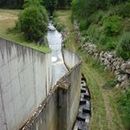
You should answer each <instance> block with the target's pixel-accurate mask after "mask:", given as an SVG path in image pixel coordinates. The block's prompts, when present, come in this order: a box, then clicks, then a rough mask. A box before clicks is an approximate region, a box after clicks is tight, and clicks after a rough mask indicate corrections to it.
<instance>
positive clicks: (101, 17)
mask: <svg viewBox="0 0 130 130" xmlns="http://www.w3.org/2000/svg"><path fill="white" fill-rule="evenodd" d="M72 10H73V14H72V16H73V19H77V21H78V22H79V27H80V30H81V32H82V35H83V36H84V37H85V38H86V40H85V41H90V42H92V43H94V44H97V45H98V47H99V49H105V50H116V52H117V54H118V56H121V57H122V58H124V59H129V58H130V55H129V53H130V50H129V46H130V43H129V39H128V36H125V35H126V34H127V35H128V34H129V36H130V0H73V1H72ZM126 46H128V48H127V49H126ZM122 47H123V48H122Z"/></svg>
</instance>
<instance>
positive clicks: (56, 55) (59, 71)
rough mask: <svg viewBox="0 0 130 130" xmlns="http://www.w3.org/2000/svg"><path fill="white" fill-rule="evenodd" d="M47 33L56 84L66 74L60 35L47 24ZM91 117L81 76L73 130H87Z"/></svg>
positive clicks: (86, 89)
mask: <svg viewBox="0 0 130 130" xmlns="http://www.w3.org/2000/svg"><path fill="white" fill-rule="evenodd" d="M48 28H49V31H48V34H47V38H48V44H49V47H50V48H51V50H52V66H53V69H52V70H53V79H52V84H53V85H55V84H56V82H57V81H58V80H59V79H60V78H61V77H62V76H63V75H65V73H67V72H68V70H67V68H66V66H65V64H64V61H63V57H62V51H61V49H62V35H61V33H59V32H58V31H57V30H56V29H55V27H54V26H53V25H52V24H51V23H49V27H48ZM90 116H91V104H90V92H89V89H88V87H87V82H86V79H85V78H84V76H83V75H82V79H81V98H80V103H79V112H78V115H77V119H76V122H75V125H74V129H73V130H88V125H89V121H90Z"/></svg>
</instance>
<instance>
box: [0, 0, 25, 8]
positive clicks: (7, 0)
mask: <svg viewBox="0 0 130 130" xmlns="http://www.w3.org/2000/svg"><path fill="white" fill-rule="evenodd" d="M23 4H24V0H0V7H1V8H17V9H18V8H22V6H23Z"/></svg>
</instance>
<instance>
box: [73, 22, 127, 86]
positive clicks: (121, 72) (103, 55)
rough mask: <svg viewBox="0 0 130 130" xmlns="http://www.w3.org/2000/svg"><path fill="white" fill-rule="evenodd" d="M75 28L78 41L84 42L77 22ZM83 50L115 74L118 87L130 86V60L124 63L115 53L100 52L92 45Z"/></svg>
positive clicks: (87, 45) (85, 45)
mask: <svg viewBox="0 0 130 130" xmlns="http://www.w3.org/2000/svg"><path fill="white" fill-rule="evenodd" d="M74 27H75V31H76V33H77V38H78V39H77V40H78V41H79V42H84V38H83V37H82V36H81V34H80V31H79V27H78V25H77V24H76V22H75V23H74ZM82 49H84V50H85V51H86V52H87V54H89V55H91V56H92V57H93V58H95V59H96V60H99V61H100V63H101V64H102V65H104V66H105V69H108V70H110V71H112V72H113V73H114V75H115V78H116V80H117V85H116V87H119V86H120V87H128V86H129V85H130V60H128V61H124V60H123V59H122V58H119V57H117V56H116V54H115V53H114V52H109V51H107V52H105V51H99V50H98V49H97V46H96V45H95V44H92V43H87V42H85V43H84V44H83V46H82Z"/></svg>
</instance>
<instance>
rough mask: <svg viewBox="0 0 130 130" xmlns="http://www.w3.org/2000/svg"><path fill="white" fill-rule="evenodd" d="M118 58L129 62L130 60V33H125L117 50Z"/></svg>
mask: <svg viewBox="0 0 130 130" xmlns="http://www.w3.org/2000/svg"><path fill="white" fill-rule="evenodd" d="M116 53H117V55H118V56H121V57H122V58H123V59H125V60H127V59H129V58H130V32H127V33H124V34H123V35H122V38H121V39H120V41H119V44H118V46H117V49H116Z"/></svg>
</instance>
